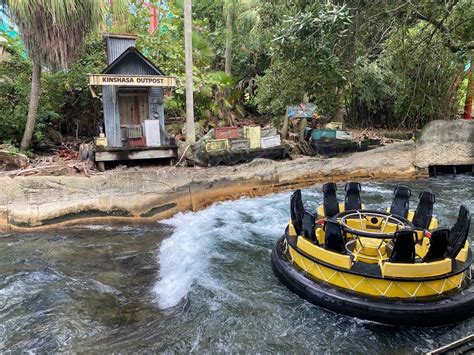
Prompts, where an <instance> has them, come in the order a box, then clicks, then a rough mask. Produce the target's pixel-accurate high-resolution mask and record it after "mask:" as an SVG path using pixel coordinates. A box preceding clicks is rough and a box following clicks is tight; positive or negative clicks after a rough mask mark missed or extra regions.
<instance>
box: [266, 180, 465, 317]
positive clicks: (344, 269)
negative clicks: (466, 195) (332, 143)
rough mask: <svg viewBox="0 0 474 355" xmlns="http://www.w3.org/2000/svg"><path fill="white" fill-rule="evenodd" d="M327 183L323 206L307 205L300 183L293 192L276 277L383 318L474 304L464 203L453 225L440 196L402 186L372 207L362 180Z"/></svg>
mask: <svg viewBox="0 0 474 355" xmlns="http://www.w3.org/2000/svg"><path fill="white" fill-rule="evenodd" d="M345 190H346V195H345V201H344V203H340V202H339V201H338V200H337V196H336V185H335V184H333V183H329V184H325V185H324V186H323V193H324V201H323V204H322V205H321V206H319V207H318V210H317V213H315V214H312V213H311V212H308V211H305V209H304V207H303V203H302V199H301V191H300V190H297V191H296V192H295V193H294V194H293V195H292V197H291V219H290V221H289V223H288V227H287V228H286V232H285V235H284V236H282V237H281V238H280V240H279V241H278V242H277V244H276V245H275V247H274V249H273V252H272V266H273V269H274V272H275V274H276V275H277V277H278V278H279V279H280V280H281V281H282V282H283V283H284V284H285V285H286V286H288V287H289V288H290V289H291V290H293V291H294V292H296V293H297V294H299V295H300V296H302V297H303V298H305V299H307V300H308V301H310V302H312V303H314V304H316V305H319V306H322V307H325V308H327V309H330V310H332V311H336V312H340V313H343V314H347V315H350V316H356V317H359V318H364V319H369V320H373V321H377V322H381V323H389V324H400V325H402V324H404V325H429V326H433V325H440V324H448V323H453V322H456V321H459V320H461V319H464V318H466V317H469V316H470V315H471V314H472V313H473V311H474V287H473V286H472V282H471V264H472V252H471V250H470V247H469V241H468V234H469V226H470V220H471V217H470V213H469V211H468V210H467V208H466V207H465V206H461V207H460V209H459V214H458V219H457V222H456V223H455V225H454V226H453V227H452V228H450V229H447V228H439V226H438V221H437V219H436V218H435V217H434V216H433V205H434V203H435V196H434V195H433V194H432V193H431V192H429V191H423V192H422V193H421V194H420V201H419V203H418V207H417V208H416V210H414V211H412V210H410V209H409V199H410V196H411V191H410V189H408V188H407V187H404V186H399V187H397V188H396V189H395V192H394V200H393V203H392V205H391V206H390V207H389V208H387V209H386V210H383V211H374V210H367V209H365V206H364V205H363V204H362V203H361V199H360V190H361V185H360V184H359V183H348V184H346V186H345Z"/></svg>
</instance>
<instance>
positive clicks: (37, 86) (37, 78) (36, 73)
mask: <svg viewBox="0 0 474 355" xmlns="http://www.w3.org/2000/svg"><path fill="white" fill-rule="evenodd" d="M40 90H41V64H40V63H36V62H35V63H33V75H32V77H31V91H30V103H29V106H28V118H27V120H26V127H25V132H24V133H23V139H22V140H21V144H20V148H21V149H22V150H27V149H29V148H30V145H31V139H32V138H33V132H34V130H35V124H36V117H37V116H38V104H39V99H40Z"/></svg>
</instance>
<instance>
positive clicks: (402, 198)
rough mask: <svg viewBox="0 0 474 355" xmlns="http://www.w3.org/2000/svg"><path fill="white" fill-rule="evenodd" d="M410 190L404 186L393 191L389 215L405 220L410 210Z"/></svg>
mask: <svg viewBox="0 0 474 355" xmlns="http://www.w3.org/2000/svg"><path fill="white" fill-rule="evenodd" d="M410 196H411V190H410V189H409V188H408V187H406V186H401V185H400V186H397V187H396V188H395V190H394V191H393V202H392V206H391V207H390V213H392V214H396V215H397V216H402V217H404V218H407V216H408V211H409V208H410Z"/></svg>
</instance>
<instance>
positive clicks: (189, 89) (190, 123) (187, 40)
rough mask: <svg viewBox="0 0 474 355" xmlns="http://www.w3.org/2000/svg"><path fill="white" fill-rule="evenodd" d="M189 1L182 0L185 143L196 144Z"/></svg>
mask: <svg viewBox="0 0 474 355" xmlns="http://www.w3.org/2000/svg"><path fill="white" fill-rule="evenodd" d="M191 17H192V12H191V0H184V52H185V71H186V143H188V144H194V143H195V142H196V133H195V129H194V98H193V42H192V35H193V33H192V31H193V29H192V18H191Z"/></svg>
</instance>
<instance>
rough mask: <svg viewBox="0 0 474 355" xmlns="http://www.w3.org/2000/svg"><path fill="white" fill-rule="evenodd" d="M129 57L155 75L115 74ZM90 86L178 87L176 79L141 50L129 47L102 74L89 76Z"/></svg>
mask: <svg viewBox="0 0 474 355" xmlns="http://www.w3.org/2000/svg"><path fill="white" fill-rule="evenodd" d="M127 56H135V57H136V60H138V61H140V62H141V64H142V65H144V66H145V67H147V69H148V72H151V73H153V74H147V75H143V74H136V73H133V72H131V73H120V74H117V73H115V72H116V69H118V68H119V67H120V64H121V63H122V62H123V61H124V59H125V58H126V57H127ZM89 85H111V86H160V87H176V77H174V76H167V75H166V74H165V73H164V72H163V71H162V70H161V69H160V68H158V67H157V66H156V65H155V64H153V63H152V62H151V61H150V60H149V59H148V58H146V57H145V56H144V55H143V54H142V53H140V51H139V50H137V49H136V48H135V47H129V48H128V49H126V50H125V51H124V52H123V53H122V54H121V55H120V56H118V57H117V59H115V60H114V61H113V62H112V63H110V64H109V65H108V66H107V68H105V69H104V70H103V71H102V73H100V74H89Z"/></svg>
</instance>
